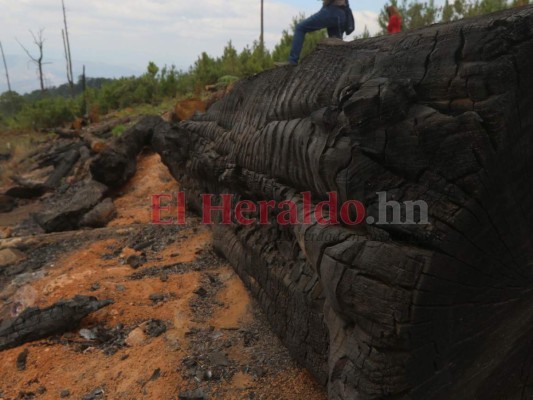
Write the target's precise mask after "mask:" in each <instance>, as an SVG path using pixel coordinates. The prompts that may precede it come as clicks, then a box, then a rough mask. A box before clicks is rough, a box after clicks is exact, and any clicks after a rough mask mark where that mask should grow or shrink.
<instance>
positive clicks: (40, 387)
mask: <svg viewBox="0 0 533 400" xmlns="http://www.w3.org/2000/svg"><path fill="white" fill-rule="evenodd" d="M36 392H37V394H44V393H46V388H45V387H44V386H39V387H38V388H37V390H36Z"/></svg>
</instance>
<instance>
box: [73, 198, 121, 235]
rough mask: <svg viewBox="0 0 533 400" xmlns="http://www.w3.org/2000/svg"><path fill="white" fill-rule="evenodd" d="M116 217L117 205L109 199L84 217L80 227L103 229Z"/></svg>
mask: <svg viewBox="0 0 533 400" xmlns="http://www.w3.org/2000/svg"><path fill="white" fill-rule="evenodd" d="M116 215H117V209H116V207H115V204H114V203H113V200H111V199H110V198H109V197H108V198H106V199H105V200H104V201H102V202H101V203H99V204H97V205H96V206H95V207H94V208H93V209H92V210H91V211H89V212H88V213H87V214H85V215H84V216H83V217H82V219H81V221H80V226H86V227H90V228H102V227H104V226H106V225H107V224H108V223H109V222H110V221H112V220H113V218H115V217H116Z"/></svg>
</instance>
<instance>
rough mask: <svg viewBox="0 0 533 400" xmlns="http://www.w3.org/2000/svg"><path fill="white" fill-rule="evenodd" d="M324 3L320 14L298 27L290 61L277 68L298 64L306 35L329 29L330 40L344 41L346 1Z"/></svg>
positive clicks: (338, 0) (334, 0) (280, 64)
mask: <svg viewBox="0 0 533 400" xmlns="http://www.w3.org/2000/svg"><path fill="white" fill-rule="evenodd" d="M322 3H323V7H322V9H321V10H320V11H319V12H317V13H316V14H314V15H312V16H310V17H309V18H306V19H304V20H303V21H301V22H300V23H299V24H298V25H296V30H295V32H294V38H293V39H292V47H291V52H290V54H289V60H288V62H282V63H276V66H278V67H279V66H284V65H297V64H298V60H299V59H300V53H301V52H302V48H303V45H304V40H305V34H306V33H309V32H315V31H319V30H320V29H327V30H328V36H329V37H330V38H337V39H341V40H342V36H343V33H344V30H345V24H346V11H345V8H346V5H347V4H346V0H322Z"/></svg>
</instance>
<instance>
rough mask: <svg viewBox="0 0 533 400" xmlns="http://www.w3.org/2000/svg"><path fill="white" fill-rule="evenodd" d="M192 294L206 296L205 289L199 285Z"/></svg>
mask: <svg viewBox="0 0 533 400" xmlns="http://www.w3.org/2000/svg"><path fill="white" fill-rule="evenodd" d="M194 294H196V295H198V296H200V297H205V296H207V290H205V289H204V288H203V287H201V286H200V287H199V288H198V289H196V290H195V291H194Z"/></svg>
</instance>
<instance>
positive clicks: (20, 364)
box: [17, 349, 29, 371]
mask: <svg viewBox="0 0 533 400" xmlns="http://www.w3.org/2000/svg"><path fill="white" fill-rule="evenodd" d="M28 353H29V350H28V349H24V351H23V352H21V353H20V354H19V355H18V357H17V370H19V371H25V370H26V361H27V360H28Z"/></svg>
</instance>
